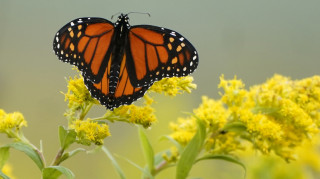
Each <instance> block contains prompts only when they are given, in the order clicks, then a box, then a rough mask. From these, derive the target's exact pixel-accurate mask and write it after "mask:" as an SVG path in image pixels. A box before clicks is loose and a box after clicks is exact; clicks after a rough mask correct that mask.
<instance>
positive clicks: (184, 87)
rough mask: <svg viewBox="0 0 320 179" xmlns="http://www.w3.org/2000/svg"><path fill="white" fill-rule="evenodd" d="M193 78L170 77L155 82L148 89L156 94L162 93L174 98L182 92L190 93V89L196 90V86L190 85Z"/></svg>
mask: <svg viewBox="0 0 320 179" xmlns="http://www.w3.org/2000/svg"><path fill="white" fill-rule="evenodd" d="M192 81H193V77H191V76H186V77H172V78H164V79H162V80H160V81H157V82H155V83H154V84H153V85H152V86H151V87H150V89H149V91H153V92H156V93H164V94H165V95H169V96H176V95H177V94H181V93H182V92H184V91H185V92H187V93H191V90H192V89H196V88H197V85H196V84H194V83H192Z"/></svg>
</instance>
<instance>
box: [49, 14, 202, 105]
mask: <svg viewBox="0 0 320 179" xmlns="http://www.w3.org/2000/svg"><path fill="white" fill-rule="evenodd" d="M53 50H54V52H55V54H56V55H57V56H58V58H59V59H60V60H61V61H63V62H67V63H70V64H72V65H75V66H77V67H78V69H79V70H80V71H81V72H82V75H83V77H84V83H85V85H86V86H87V88H88V89H89V91H90V93H91V95H92V96H93V97H94V98H96V99H98V100H99V101H100V103H101V104H103V105H105V106H106V108H107V109H110V110H113V108H115V107H119V106H120V105H124V104H131V103H132V102H134V101H136V100H137V99H139V98H141V97H142V96H143V95H144V93H145V92H146V90H147V89H148V88H149V87H150V86H151V85H152V84H153V83H154V82H155V81H159V80H161V79H162V78H166V77H173V76H178V77H180V76H186V75H188V74H190V73H192V72H193V71H194V70H195V69H196V68H197V66H198V59H199V58H198V53H197V51H196V49H195V48H194V47H193V45H192V44H191V43H190V42H189V41H188V40H187V39H186V38H184V37H183V36H182V35H180V34H179V33H177V32H175V31H173V30H170V29H166V28H163V27H157V26H152V25H136V26H130V24H129V17H128V14H121V15H120V16H119V17H118V20H117V21H116V22H115V23H112V22H110V21H108V20H106V19H103V18H94V17H85V18H78V19H75V20H73V21H71V22H69V23H67V24H66V25H65V26H63V27H62V28H61V29H60V30H59V31H58V32H57V33H56V35H55V37H54V40H53Z"/></svg>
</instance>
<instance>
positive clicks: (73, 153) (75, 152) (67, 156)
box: [59, 148, 86, 163]
mask: <svg viewBox="0 0 320 179" xmlns="http://www.w3.org/2000/svg"><path fill="white" fill-rule="evenodd" d="M85 151H86V150H85V149H83V148H77V149H75V150H73V151H70V152H67V153H64V154H63V155H62V157H61V159H60V162H59V163H61V162H63V161H65V160H66V159H68V158H70V157H72V156H74V155H76V154H77V153H79V152H85Z"/></svg>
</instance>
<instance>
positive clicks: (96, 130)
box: [70, 118, 110, 145]
mask: <svg viewBox="0 0 320 179" xmlns="http://www.w3.org/2000/svg"><path fill="white" fill-rule="evenodd" d="M70 128H72V129H74V130H75V131H76V133H77V137H78V142H79V143H81V144H85V145H90V144H91V143H94V144H96V145H102V144H103V139H105V138H106V137H108V136H110V132H109V126H108V125H107V124H98V123H97V122H95V121H92V120H91V119H89V118H88V119H87V120H84V121H81V120H76V121H74V123H73V124H72V125H71V126H70Z"/></svg>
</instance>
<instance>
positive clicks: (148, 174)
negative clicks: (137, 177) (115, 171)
mask: <svg viewBox="0 0 320 179" xmlns="http://www.w3.org/2000/svg"><path fill="white" fill-rule="evenodd" d="M116 156H117V157H120V158H122V159H124V160H126V161H127V162H128V163H130V164H131V165H133V166H135V167H136V168H137V169H139V170H140V171H142V173H143V174H144V176H146V177H148V179H154V177H153V176H152V174H151V173H150V172H149V170H145V169H144V168H142V167H140V166H139V165H138V164H136V163H134V162H132V161H131V160H129V159H127V158H124V157H122V156H119V155H116Z"/></svg>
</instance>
